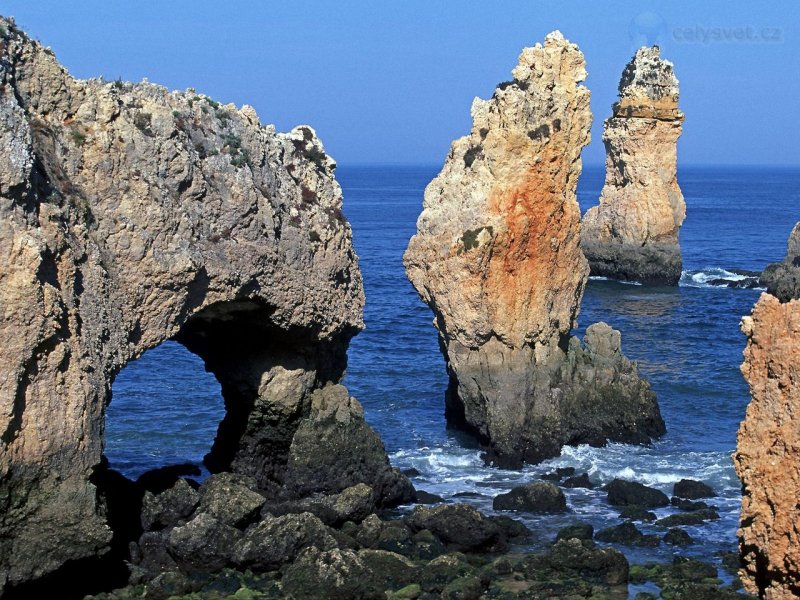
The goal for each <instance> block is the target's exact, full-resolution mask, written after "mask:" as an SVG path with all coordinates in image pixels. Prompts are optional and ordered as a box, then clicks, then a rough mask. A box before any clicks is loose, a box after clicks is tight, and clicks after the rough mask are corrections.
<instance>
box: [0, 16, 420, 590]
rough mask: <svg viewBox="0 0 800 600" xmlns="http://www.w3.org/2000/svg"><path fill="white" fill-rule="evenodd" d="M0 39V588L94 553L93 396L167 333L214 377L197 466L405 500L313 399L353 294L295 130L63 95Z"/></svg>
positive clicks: (225, 115) (398, 480)
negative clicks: (208, 427) (203, 462)
mask: <svg viewBox="0 0 800 600" xmlns="http://www.w3.org/2000/svg"><path fill="white" fill-rule="evenodd" d="M0 36H1V37H0V141H1V143H2V152H0V255H2V257H3V260H2V261H1V262H0V306H1V307H2V319H0V406H2V418H1V419H0V420H2V423H1V424H0V426H1V429H0V434H1V435H2V438H0V540H2V543H0V590H2V588H3V586H4V584H8V585H9V586H13V585H16V584H19V583H20V582H24V581H26V580H30V579H32V578H35V577H39V576H41V575H43V574H46V573H50V572H52V571H54V570H56V569H58V568H59V567H60V566H62V565H63V564H65V562H67V561H73V562H72V563H70V564H78V563H75V562H74V561H78V560H79V559H82V558H86V557H91V556H96V555H98V554H103V553H104V552H106V550H107V548H108V543H109V540H110V539H111V536H112V532H111V530H110V529H109V526H108V523H107V522H106V517H105V513H104V506H105V504H104V500H103V498H102V490H100V494H99V495H98V489H97V488H96V486H95V485H94V484H93V483H92V481H95V479H96V478H97V477H98V465H100V463H101V455H102V452H103V428H104V427H103V422H104V410H105V407H106V405H107V404H108V403H109V401H110V400H111V384H112V381H113V380H114V377H115V375H116V374H117V373H118V372H119V371H120V369H121V368H122V367H123V366H125V364H126V363H128V362H129V361H131V360H133V359H135V358H136V357H138V356H140V355H141V354H142V353H143V352H144V351H145V350H147V349H149V348H153V347H154V346H156V345H158V344H160V343H161V342H163V341H164V340H167V339H177V340H179V341H181V342H183V343H184V344H185V345H186V346H187V347H188V348H189V349H191V350H193V351H194V352H196V353H197V354H199V355H200V356H201V357H202V358H203V359H204V360H205V364H206V367H207V368H208V369H209V370H210V371H211V372H213V373H214V374H215V375H216V376H217V378H218V379H219V381H220V383H221V386H222V392H223V396H224V398H225V404H226V408H227V414H226V417H225V419H224V421H223V422H222V424H221V425H220V428H219V432H218V435H217V439H216V441H215V443H214V447H213V449H212V450H211V453H210V455H209V457H208V464H209V466H210V468H211V469H212V470H214V471H219V470H233V471H236V472H238V473H242V474H245V475H249V476H252V477H254V478H255V479H256V480H257V482H258V485H259V487H260V488H261V489H264V490H271V491H273V492H274V493H275V494H285V495H291V494H293V493H295V494H297V493H310V492H314V491H323V492H335V491H339V490H341V489H342V488H343V487H345V486H349V485H353V484H354V483H356V482H357V481H359V480H360V481H365V482H367V483H369V484H370V485H372V486H374V488H375V489H376V491H377V495H378V498H379V503H383V504H392V503H396V502H398V501H400V500H402V499H404V498H405V499H407V497H408V494H409V486H408V481H407V480H406V479H405V478H404V477H402V476H400V475H399V474H398V473H396V472H395V471H392V470H391V469H390V467H389V464H388V460H387V459H386V455H385V453H384V450H383V446H382V444H381V442H380V440H379V439H378V437H377V435H376V434H375V433H374V432H373V431H372V430H371V429H370V428H369V427H368V426H367V425H366V424H365V422H364V420H363V417H362V411H361V408H360V406H359V405H358V403H357V402H356V401H355V400H354V399H352V398H350V397H349V395H348V394H347V393H346V390H343V388H341V387H340V386H337V385H335V384H337V383H338V382H339V381H340V380H341V378H342V375H343V372H344V368H345V364H346V349H347V346H348V342H349V340H350V338H351V337H352V336H353V335H354V334H355V333H357V332H358V331H359V330H360V329H361V327H362V308H363V303H364V295H363V290H362V284H361V275H360V272H359V269H358V262H357V258H356V256H355V253H354V251H353V247H352V243H351V231H350V226H349V224H348V223H347V221H346V220H345V219H344V217H343V215H342V211H341V206H342V195H341V189H340V187H339V185H338V183H337V182H336V179H335V178H334V168H335V163H334V161H333V160H331V159H330V158H329V157H328V156H327V155H326V154H325V151H324V149H323V147H322V144H321V143H320V141H319V140H318V139H317V136H316V134H315V133H314V131H313V130H312V129H311V128H310V127H297V128H295V129H293V130H292V131H291V132H289V133H276V132H275V129H274V127H272V126H262V125H261V124H260V123H259V119H258V116H257V115H256V113H255V111H254V110H253V109H252V108H251V107H248V106H244V107H242V108H241V109H237V108H236V107H234V106H233V105H220V104H218V103H217V102H215V101H213V100H212V99H211V98H208V97H207V96H204V95H199V94H195V93H194V92H193V91H189V92H169V91H167V90H166V89H164V88H162V87H159V86H156V85H151V84H149V83H141V84H129V83H123V82H107V81H102V80H90V81H77V80H75V79H73V78H72V77H71V76H70V75H69V74H68V73H67V71H66V70H65V69H64V68H63V67H62V66H60V65H59V63H58V62H57V61H56V59H55V58H54V56H53V55H52V53H51V52H50V51H49V50H48V49H45V48H43V47H42V46H40V45H39V44H38V43H35V42H33V41H31V40H30V39H28V38H27V37H26V36H25V35H24V34H23V33H22V32H20V31H19V30H18V29H17V28H16V27H15V26H14V24H13V22H12V21H10V20H2V21H0ZM297 432H300V434H299V435H296V433H297ZM318 443H319V444H322V445H321V446H320V448H321V449H322V452H324V453H325V459H326V460H328V463H329V466H330V469H328V470H327V471H325V472H324V473H322V472H320V470H319V469H318V468H316V465H315V464H314V459H313V453H314V452H315V448H316V444H318ZM331 454H333V455H335V456H336V459H337V460H336V461H335V462H333V461H330V460H329V457H330V455H331ZM328 463H326V464H328ZM310 469H314V470H313V474H314V476H313V477H312V476H311V475H310V473H311V471H310ZM336 469H339V471H337V470H336ZM90 479H91V480H92V481H90ZM101 479H102V478H101ZM284 484H286V486H284ZM412 493H413V491H412ZM0 593H2V592H1V591H0Z"/></svg>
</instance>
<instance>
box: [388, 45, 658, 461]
mask: <svg viewBox="0 0 800 600" xmlns="http://www.w3.org/2000/svg"><path fill="white" fill-rule="evenodd" d="M513 77H514V78H513V80H512V81H509V82H506V83H503V84H500V85H499V86H498V87H497V89H496V90H495V93H494V95H493V96H492V98H491V99H490V100H481V99H476V100H475V101H474V102H473V105H472V119H473V126H472V131H471V133H470V134H469V135H467V136H465V137H462V138H460V139H458V140H456V141H455V142H453V145H452V147H451V149H450V153H449V155H448V157H447V160H446V162H445V165H444V168H443V169H442V171H441V173H440V174H439V175H438V176H437V177H436V178H435V179H434V180H433V181H432V182H431V183H430V184H429V185H428V187H427V189H426V190H425V199H424V205H423V211H422V214H421V215H420V217H419V220H418V221H417V234H416V235H415V236H414V237H413V238H412V239H411V241H410V243H409V246H408V249H407V250H406V253H405V256H404V261H405V265H406V271H407V274H408V277H409V279H410V280H411V282H412V283H413V285H414V287H415V288H416V289H417V291H418V292H419V294H420V296H421V297H422V299H423V301H424V302H425V303H426V304H428V306H430V308H431V309H432V310H433V312H434V315H435V320H434V324H435V326H436V328H437V329H438V331H439V340H440V345H441V348H442V352H443V353H444V355H445V360H446V363H447V369H448V373H449V375H450V383H449V387H448V391H447V398H446V414H447V416H448V418H449V419H450V421H451V422H454V423H456V424H458V425H461V426H463V427H465V428H466V429H468V430H469V431H471V432H473V433H475V434H477V435H478V436H479V438H480V439H481V440H482V441H483V443H484V444H485V445H486V447H487V449H488V458H489V459H490V460H494V461H495V462H496V463H498V464H505V465H519V464H521V463H522V462H523V461H528V462H538V461H541V460H543V459H545V458H548V457H551V456H555V455H558V453H559V451H560V449H561V447H562V446H563V445H564V444H579V443H590V444H603V443H605V442H606V441H607V440H618V441H627V442H647V441H649V440H650V438H651V437H652V436H657V435H660V434H662V433H663V432H664V424H663V421H662V419H661V415H660V413H659V410H658V405H657V403H656V400H655V396H654V394H653V392H652V391H651V390H650V387H649V385H648V384H647V382H645V381H644V380H642V379H641V378H640V377H639V374H638V371H637V368H636V366H635V365H634V364H632V363H631V362H630V361H628V360H627V359H626V358H625V357H624V356H623V355H622V353H621V350H620V334H619V332H617V331H615V330H613V329H611V328H610V327H608V326H607V325H605V324H602V323H601V324H596V325H593V326H591V327H589V328H588V329H587V332H586V337H585V338H584V343H583V345H581V343H580V342H579V340H578V339H576V338H571V337H570V331H571V330H572V328H573V327H574V325H575V318H576V316H577V314H578V310H579V307H580V301H581V297H582V295H583V290H584V286H585V284H586V280H587V276H588V265H587V263H586V259H585V258H584V256H583V254H582V252H581V249H580V210H579V208H578V203H577V201H576V198H575V189H576V185H577V181H578V176H579V175H580V171H581V159H580V153H581V149H582V148H583V147H584V146H585V145H586V144H587V143H588V142H589V129H590V126H591V121H592V116H591V112H590V111H589V91H588V90H587V89H586V88H585V87H584V86H582V85H580V82H581V81H583V80H584V78H585V77H586V70H585V62H584V58H583V54H582V53H581V52H580V50H579V49H578V47H577V46H576V45H575V44H571V43H570V42H568V41H567V40H565V39H564V37H563V36H562V35H561V33H559V32H553V33H551V34H549V35H548V36H547V38H546V39H545V43H544V45H540V44H537V45H536V46H535V47H533V48H525V49H524V50H523V51H522V54H521V55H520V57H519V64H518V65H517V66H516V68H515V69H514V71H513Z"/></svg>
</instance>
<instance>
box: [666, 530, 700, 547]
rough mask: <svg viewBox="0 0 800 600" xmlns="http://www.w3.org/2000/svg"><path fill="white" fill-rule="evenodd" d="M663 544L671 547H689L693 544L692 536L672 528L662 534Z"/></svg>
mask: <svg viewBox="0 0 800 600" xmlns="http://www.w3.org/2000/svg"><path fill="white" fill-rule="evenodd" d="M664 543H666V544H671V545H673V546H689V545H691V544H694V540H693V539H692V536H690V535H689V534H688V533H686V532H685V531H684V530H683V529H680V528H678V527H673V528H672V529H670V530H669V531H668V532H667V533H666V534H664Z"/></svg>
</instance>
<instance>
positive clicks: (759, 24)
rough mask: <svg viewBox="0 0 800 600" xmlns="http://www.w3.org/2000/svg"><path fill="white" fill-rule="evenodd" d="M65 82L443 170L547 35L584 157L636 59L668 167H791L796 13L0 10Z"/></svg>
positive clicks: (530, 6) (33, 5)
mask: <svg viewBox="0 0 800 600" xmlns="http://www.w3.org/2000/svg"><path fill="white" fill-rule="evenodd" d="M0 14H2V15H4V16H14V17H15V18H16V20H17V24H18V25H20V26H21V27H22V28H24V29H25V30H26V31H27V32H28V33H29V35H31V36H32V37H34V38H36V39H38V40H40V41H41V42H42V43H43V44H44V45H45V46H50V47H51V48H52V49H53V50H54V51H55V53H56V56H57V57H58V59H59V60H60V61H61V62H62V63H63V64H64V65H65V66H66V67H67V68H68V69H69V71H70V73H72V75H74V76H75V77H79V78H88V77H96V76H104V77H106V78H107V79H117V78H119V77H121V78H123V79H126V80H130V81H140V80H141V79H142V78H145V77H146V78H147V79H149V80H150V81H151V82H154V83H159V84H162V85H165V86H166V87H168V88H170V89H186V88H188V87H193V88H195V89H196V90H197V91H198V92H201V93H205V94H208V95H209V96H211V97H212V98H214V99H216V100H218V101H221V102H233V103H235V104H237V105H242V104H250V105H252V106H254V107H255V108H256V110H257V111H258V114H259V117H260V118H261V121H262V123H274V124H275V125H276V126H277V128H278V129H279V130H282V131H285V130H288V129H291V128H292V127H293V126H295V125H299V124H309V125H311V126H313V127H314V128H315V129H316V131H317V133H318V134H319V136H320V137H321V139H322V141H323V142H324V144H325V147H326V150H327V151H328V153H329V154H331V155H332V156H333V157H334V158H335V159H336V160H337V162H339V164H342V165H344V164H348V165H355V164H441V163H442V162H443V161H444V158H445V156H446V154H447V151H448V149H449V146H450V143H451V141H452V140H453V139H455V138H457V137H460V136H462V135H465V134H466V133H468V132H469V129H470V116H469V109H470V105H471V103H472V99H473V98H474V97H475V96H480V97H483V98H487V97H489V96H491V94H492V92H493V91H494V88H495V86H496V85H497V84H498V83H500V82H501V81H506V80H508V79H510V78H511V75H510V73H511V69H512V68H513V67H514V65H515V64H516V62H517V57H518V55H519V53H520V50H521V49H522V48H523V47H525V46H531V45H533V44H535V43H536V42H537V41H543V39H544V36H545V35H546V34H547V33H548V32H549V31H552V30H554V29H559V30H561V31H562V32H563V33H564V35H565V36H566V37H567V38H568V39H569V40H570V41H572V42H575V43H577V44H578V45H579V46H580V48H581V50H582V51H583V52H584V54H585V55H586V61H587V70H588V72H589V77H588V78H587V80H586V82H585V85H586V86H587V87H588V88H589V89H590V90H591V92H592V112H593V114H594V125H593V128H592V142H591V144H590V145H589V146H588V147H587V148H586V149H585V150H584V153H583V158H584V163H585V164H589V165H593V164H601V163H602V162H603V160H604V149H603V144H602V137H601V136H602V123H603V120H604V119H606V118H607V117H608V115H609V113H610V109H611V104H612V103H613V101H614V99H615V98H616V89H617V84H618V82H619V78H620V74H621V73H622V69H623V68H624V66H625V64H626V63H627V62H628V61H629V60H630V58H631V56H632V55H633V53H634V52H635V51H636V48H637V47H639V46H641V45H649V44H653V43H658V44H659V45H660V46H661V54H662V56H663V57H664V58H667V59H668V60H670V61H672V62H673V63H674V64H675V71H676V74H677V76H678V79H679V80H680V88H681V98H680V106H681V109H682V110H683V111H684V113H685V114H686V122H685V124H684V130H683V136H682V137H681V139H680V141H679V144H678V157H679V163H680V164H681V165H691V164H721V165H723V164H724V165H739V164H744V165H747V164H752V165H764V164H768V165H788V166H799V165H800V117H798V108H800V76H799V74H800V2H798V1H797V0H778V1H773V2H769V3H767V2H763V3H762V2H733V1H731V0H724V1H723V0H704V1H702V2H689V1H688V0H671V1H662V2H657V1H654V0H651V1H648V0H638V1H624V2H623V1H606V2H596V1H589V0H585V1H582V2H577V1H571V0H551V1H549V2H542V1H540V0H520V1H517V0H514V1H511V0H508V1H504V0H483V1H473V0H464V1H449V2H447V1H444V0H404V1H402V2H401V1H393V2H388V1H387V2H381V1H379V0H372V1H368V0H352V1H351V0H338V1H336V2H330V1H327V2H325V1H304V0H293V1H282V2H273V1H270V0H263V1H259V0H249V1H244V0H227V1H222V2H220V1H214V2H211V1H208V0H192V1H190V0H72V1H69V2H67V1H65V0H35V1H34V0H0Z"/></svg>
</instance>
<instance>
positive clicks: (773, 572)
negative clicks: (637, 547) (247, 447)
mask: <svg viewBox="0 0 800 600" xmlns="http://www.w3.org/2000/svg"><path fill="white" fill-rule="evenodd" d="M795 231H796V229H795ZM742 331H743V332H744V334H745V335H746V336H747V347H746V349H745V352H744V363H743V364H742V374H743V375H744V377H745V379H746V380H747V383H748V384H749V386H750V395H751V397H752V399H751V401H750V404H749V405H748V407H747V414H746V416H745V419H744V421H743V422H742V425H741V427H740V429H739V435H738V439H737V447H736V454H735V455H734V464H735V467H736V472H737V473H738V475H739V478H740V479H741V480H742V491H743V498H742V514H741V521H740V529H739V532H738V533H739V550H740V554H741V559H742V564H743V569H742V571H741V576H742V581H743V582H744V584H745V587H746V588H747V590H748V591H749V592H751V593H754V594H758V595H759V597H762V598H767V599H769V600H784V599H787V600H788V599H789V598H796V597H797V596H798V594H800V505H798V503H797V499H798V497H800V426H798V418H799V417H798V414H800V301H798V300H796V299H790V300H787V301H786V302H781V301H780V300H779V299H778V298H776V297H774V296H772V295H770V294H762V295H761V298H760V299H759V301H758V303H757V304H756V305H755V308H754V309H753V313H752V315H751V316H749V317H745V318H744V319H742Z"/></svg>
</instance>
